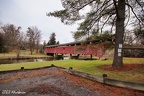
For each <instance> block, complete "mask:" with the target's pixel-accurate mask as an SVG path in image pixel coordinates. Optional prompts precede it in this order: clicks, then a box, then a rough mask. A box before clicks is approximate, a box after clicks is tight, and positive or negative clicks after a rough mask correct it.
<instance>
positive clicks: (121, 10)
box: [112, 0, 125, 68]
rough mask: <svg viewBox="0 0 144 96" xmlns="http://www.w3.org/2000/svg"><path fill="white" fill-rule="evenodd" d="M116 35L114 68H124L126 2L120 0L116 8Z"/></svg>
mask: <svg viewBox="0 0 144 96" xmlns="http://www.w3.org/2000/svg"><path fill="white" fill-rule="evenodd" d="M116 11H117V19H116V34H115V52H114V60H113V64H112V66H113V67H117V68H120V67H123V55H122V52H123V38H124V21H125V0H118V6H117V8H116Z"/></svg>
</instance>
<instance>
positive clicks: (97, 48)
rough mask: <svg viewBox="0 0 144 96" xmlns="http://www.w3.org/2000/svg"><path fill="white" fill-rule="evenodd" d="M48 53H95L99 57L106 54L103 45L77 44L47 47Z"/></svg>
mask: <svg viewBox="0 0 144 96" xmlns="http://www.w3.org/2000/svg"><path fill="white" fill-rule="evenodd" d="M45 51H46V53H57V54H81V55H94V56H98V57H99V58H100V57H102V56H103V55H104V46H103V45H94V44H87V45H76V46H70V45H68V46H56V47H46V50H45Z"/></svg>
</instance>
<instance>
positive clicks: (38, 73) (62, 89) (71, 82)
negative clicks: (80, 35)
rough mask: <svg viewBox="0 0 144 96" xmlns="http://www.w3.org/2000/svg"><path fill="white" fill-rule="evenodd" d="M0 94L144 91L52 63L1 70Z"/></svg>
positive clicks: (85, 95) (134, 95) (106, 95)
mask: <svg viewBox="0 0 144 96" xmlns="http://www.w3.org/2000/svg"><path fill="white" fill-rule="evenodd" d="M114 90H115V92H114ZM116 91H117V92H116ZM6 94H7V95H6ZM0 96H144V93H143V92H141V91H135V90H130V89H123V88H115V87H112V86H107V85H103V84H100V83H97V82H94V81H90V80H87V79H84V78H81V77H78V76H73V75H71V74H69V73H67V72H64V71H62V70H60V69H59V68H56V67H51V68H45V69H38V70H31V71H23V72H11V73H4V74H0Z"/></svg>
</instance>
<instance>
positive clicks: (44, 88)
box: [27, 84, 71, 96]
mask: <svg viewBox="0 0 144 96" xmlns="http://www.w3.org/2000/svg"><path fill="white" fill-rule="evenodd" d="M27 90H28V91H27V92H35V93H38V94H51V93H53V94H57V95H58V96H71V95H69V94H67V93H66V92H62V90H60V89H59V88H56V87H54V86H52V85H47V84H41V85H38V86H37V87H34V88H29V89H27Z"/></svg>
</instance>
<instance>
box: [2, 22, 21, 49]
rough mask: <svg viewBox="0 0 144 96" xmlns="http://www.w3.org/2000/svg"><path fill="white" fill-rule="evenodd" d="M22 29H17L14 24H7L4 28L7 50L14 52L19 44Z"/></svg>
mask: <svg viewBox="0 0 144 96" xmlns="http://www.w3.org/2000/svg"><path fill="white" fill-rule="evenodd" d="M20 28H21V27H16V26H14V25H13V24H6V25H4V26H3V27H2V32H3V34H4V39H5V41H6V47H7V50H8V51H10V50H14V49H15V46H16V45H17V43H16V42H15V41H17V39H18V36H19V34H20V32H19V29H20Z"/></svg>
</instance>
